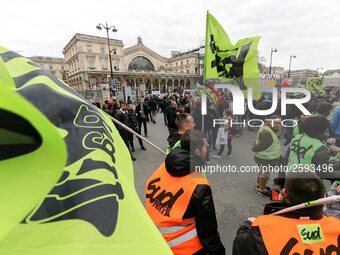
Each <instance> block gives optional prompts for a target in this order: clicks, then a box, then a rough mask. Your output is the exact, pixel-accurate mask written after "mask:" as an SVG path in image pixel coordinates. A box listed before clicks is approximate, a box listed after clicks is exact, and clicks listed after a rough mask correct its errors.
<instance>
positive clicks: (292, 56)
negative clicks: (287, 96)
mask: <svg viewBox="0 0 340 255" xmlns="http://www.w3.org/2000/svg"><path fill="white" fill-rule="evenodd" d="M292 58H296V56H295V55H290V59H289V69H288V78H290V67H291V65H292Z"/></svg>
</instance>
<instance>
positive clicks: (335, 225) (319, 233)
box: [252, 215, 340, 255]
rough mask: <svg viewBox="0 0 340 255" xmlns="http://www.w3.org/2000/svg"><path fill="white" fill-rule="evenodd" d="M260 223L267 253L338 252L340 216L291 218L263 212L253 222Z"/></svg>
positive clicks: (316, 254) (308, 254) (325, 254)
mask: <svg viewBox="0 0 340 255" xmlns="http://www.w3.org/2000/svg"><path fill="white" fill-rule="evenodd" d="M252 226H253V227H259V228H260V231H261V235H262V238H263V242H264V245H265V246H266V249H267V251H268V254H270V255H272V254H278V255H321V254H322V255H340V220H338V219H336V218H334V217H326V216H324V217H323V218H322V219H320V220H309V219H303V218H301V219H291V218H285V217H282V216H273V215H263V216H260V217H258V218H257V219H256V220H255V221H254V222H253V224H252Z"/></svg>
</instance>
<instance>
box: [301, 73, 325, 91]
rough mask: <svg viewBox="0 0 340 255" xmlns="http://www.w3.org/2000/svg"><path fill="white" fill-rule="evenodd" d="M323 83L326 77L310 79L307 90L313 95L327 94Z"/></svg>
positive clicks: (308, 79)
mask: <svg viewBox="0 0 340 255" xmlns="http://www.w3.org/2000/svg"><path fill="white" fill-rule="evenodd" d="M323 81H324V77H308V78H307V82H306V88H307V89H308V90H309V91H310V92H311V93H312V94H313V95H323V94H325V90H324V86H323Z"/></svg>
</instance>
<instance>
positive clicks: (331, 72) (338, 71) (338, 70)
mask: <svg viewBox="0 0 340 255" xmlns="http://www.w3.org/2000/svg"><path fill="white" fill-rule="evenodd" d="M333 74H339V75H340V69H333V70H327V71H326V72H324V73H323V74H322V76H332V75H333Z"/></svg>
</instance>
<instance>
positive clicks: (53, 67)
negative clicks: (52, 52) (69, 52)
mask: <svg viewBox="0 0 340 255" xmlns="http://www.w3.org/2000/svg"><path fill="white" fill-rule="evenodd" d="M30 59H31V60H32V61H34V62H35V63H37V64H39V65H40V66H41V67H42V68H43V69H45V70H47V71H49V72H50V73H51V74H53V75H54V76H56V77H57V78H58V79H60V80H63V81H66V80H67V71H66V70H65V63H64V59H63V58H56V57H43V56H33V57H30Z"/></svg>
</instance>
